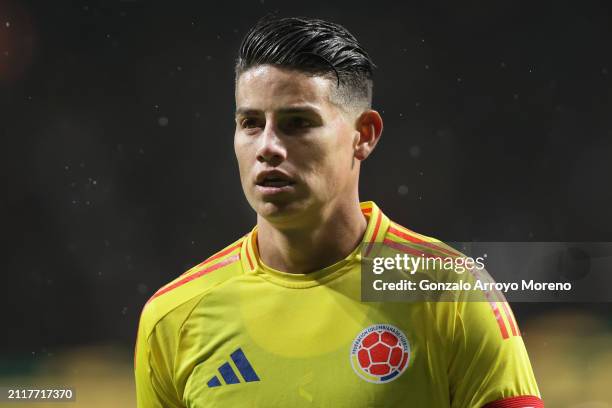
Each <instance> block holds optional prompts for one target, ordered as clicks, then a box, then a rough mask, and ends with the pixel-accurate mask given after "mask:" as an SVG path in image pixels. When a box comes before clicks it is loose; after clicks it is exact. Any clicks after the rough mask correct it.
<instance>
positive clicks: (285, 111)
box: [236, 105, 321, 116]
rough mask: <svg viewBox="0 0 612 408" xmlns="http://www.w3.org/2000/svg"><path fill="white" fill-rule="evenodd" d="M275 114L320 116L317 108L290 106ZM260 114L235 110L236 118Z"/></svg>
mask: <svg viewBox="0 0 612 408" xmlns="http://www.w3.org/2000/svg"><path fill="white" fill-rule="evenodd" d="M276 112H277V113H281V114H292V113H316V114H317V115H319V116H320V115H321V112H320V110H319V109H318V108H316V107H314V106H312V105H304V106H291V107H287V108H280V109H277V110H276ZM256 114H261V111H260V110H257V109H250V108H238V109H236V116H239V115H244V116H246V115H256Z"/></svg>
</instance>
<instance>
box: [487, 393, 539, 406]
mask: <svg viewBox="0 0 612 408" xmlns="http://www.w3.org/2000/svg"><path fill="white" fill-rule="evenodd" d="M482 408H544V401H542V400H541V399H539V398H538V397H534V396H532V395H521V396H520V397H511V398H505V399H503V400H499V401H493V402H489V403H488V404H487V405H485V406H483V407H482Z"/></svg>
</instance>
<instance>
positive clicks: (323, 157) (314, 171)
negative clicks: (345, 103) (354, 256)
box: [234, 65, 382, 273]
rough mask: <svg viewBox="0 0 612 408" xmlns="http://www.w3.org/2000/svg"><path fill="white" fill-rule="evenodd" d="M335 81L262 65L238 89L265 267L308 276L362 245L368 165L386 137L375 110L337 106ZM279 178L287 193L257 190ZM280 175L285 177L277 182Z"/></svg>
mask: <svg viewBox="0 0 612 408" xmlns="http://www.w3.org/2000/svg"><path fill="white" fill-rule="evenodd" d="M333 86H335V83H334V82H332V81H331V80H329V79H328V78H325V77H321V76H312V75H308V74H305V73H302V72H300V71H296V70H291V69H287V68H281V67H277V66H272V65H259V66H256V67H253V68H251V69H249V70H247V71H245V72H244V73H242V75H240V77H239V78H238V80H237V82H236V131H235V134H234V150H235V153H236V158H237V161H238V167H239V170H240V179H241V183H242V188H243V190H244V193H245V196H246V198H247V200H248V202H249V204H250V205H251V207H253V209H254V210H255V212H256V213H257V225H258V247H259V253H260V256H261V258H262V260H263V262H264V263H265V264H266V265H268V266H270V267H272V268H274V269H278V270H281V271H284V272H291V273H308V272H311V271H315V270H318V269H322V268H324V267H325V266H328V265H331V264H333V263H335V262H337V261H339V260H341V259H342V258H344V257H346V256H347V255H348V254H349V253H350V252H351V251H352V250H353V249H354V248H355V247H356V246H357V245H358V244H359V242H360V241H361V239H362V237H363V234H364V232H365V228H366V225H367V223H366V220H365V218H364V217H363V215H362V213H361V210H360V208H359V194H358V185H359V171H360V165H361V161H363V160H365V159H366V158H367V157H368V156H369V154H370V153H371V152H372V150H373V149H374V147H375V146H376V143H377V142H378V140H379V138H380V135H381V133H382V119H381V117H380V115H379V114H378V112H376V111H374V110H370V109H367V110H362V111H355V109H347V108H344V107H341V106H338V105H336V104H334V103H333V102H332V100H331V97H330V91H331V90H332V87H333ZM272 170H275V171H278V172H280V173H282V175H283V176H282V178H285V179H288V180H290V185H288V186H285V187H283V188H278V189H277V188H267V187H263V186H261V183H260V185H258V184H257V181H258V176H259V177H261V172H265V171H272ZM276 176H278V174H277V175H276Z"/></svg>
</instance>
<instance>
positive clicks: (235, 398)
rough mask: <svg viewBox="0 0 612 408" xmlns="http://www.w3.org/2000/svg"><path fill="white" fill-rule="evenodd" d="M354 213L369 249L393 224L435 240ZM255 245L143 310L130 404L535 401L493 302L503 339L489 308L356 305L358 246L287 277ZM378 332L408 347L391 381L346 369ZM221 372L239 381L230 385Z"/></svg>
mask: <svg viewBox="0 0 612 408" xmlns="http://www.w3.org/2000/svg"><path fill="white" fill-rule="evenodd" d="M362 210H363V211H364V215H365V216H366V217H367V218H368V227H367V230H366V233H365V235H364V238H363V243H364V244H365V245H366V246H367V243H369V242H370V241H375V242H377V243H382V242H383V241H385V240H393V241H397V242H402V238H398V237H397V235H393V234H390V233H389V228H390V227H392V228H395V229H400V230H401V231H402V233H404V234H410V236H412V237H414V238H417V239H420V240H423V241H425V242H433V243H435V242H438V241H436V240H434V239H431V238H428V237H424V236H421V235H418V234H415V233H413V232H411V231H408V230H405V229H403V228H402V227H400V226H397V225H396V224H393V223H391V221H390V220H389V219H388V218H387V217H386V216H385V215H384V214H382V212H381V211H380V210H379V208H378V207H377V206H376V205H375V204H374V203H372V202H366V203H362ZM256 236H257V229H256V228H255V229H254V230H253V231H251V233H249V234H248V235H247V236H246V237H243V238H241V239H240V240H238V241H236V242H235V243H233V244H232V245H229V246H228V247H227V248H226V249H224V250H223V251H220V252H219V253H218V254H217V255H216V256H215V257H213V258H214V259H211V260H209V261H205V262H203V263H202V264H200V265H198V266H196V267H194V268H192V269H191V270H189V271H187V272H186V273H185V274H183V275H181V276H180V277H178V278H177V279H175V280H174V281H172V282H170V283H169V284H168V285H165V286H164V287H162V288H161V289H160V290H159V291H158V292H157V293H156V295H154V296H153V298H152V299H151V300H150V301H149V302H148V303H147V305H146V306H145V307H144V309H143V311H142V314H141V320H140V325H139V328H138V337H137V344H136V350H135V377H136V390H137V399H138V407H143V408H144V407H147V408H149V407H150V408H153V407H164V408H172V407H191V408H196V407H198V408H199V407H217V406H219V407H292V408H296V407H311V406H317V407H399V406H406V407H430V408H438V407H440V408H442V407H444V408H449V407H453V408H460V407H461V408H464V407H465V408H467V407H480V406H482V405H484V404H485V403H487V402H490V401H494V400H499V399H503V398H507V397H511V396H519V395H534V396H539V392H538V388H537V385H536V382H535V379H534V376H533V373H532V370H531V366H530V363H529V359H528V356H527V352H526V350H525V346H524V344H523V341H522V338H521V337H520V335H518V332H517V335H512V332H511V330H510V324H511V322H512V323H513V324H515V322H514V320H513V317H512V315H511V312H510V313H509V314H508V315H506V314H505V313H503V312H504V309H503V308H502V306H503V305H502V304H501V302H500V303H498V304H497V306H498V307H499V308H500V309H498V310H501V311H502V313H501V317H502V319H503V320H502V321H503V323H504V325H505V327H506V328H507V330H508V332H509V336H508V338H506V339H504V338H503V337H502V335H501V333H500V325H499V323H498V321H497V320H496V317H495V315H494V313H492V308H491V304H489V303H487V302H440V303H433V302H421V303H391V302H389V303H365V302H361V301H360V293H361V287H360V284H361V279H360V260H361V256H362V252H361V247H358V248H356V249H355V251H353V252H352V253H351V254H350V255H349V256H348V257H347V258H346V259H344V260H342V261H340V262H338V263H336V264H334V265H331V266H329V267H327V268H325V269H323V270H321V271H317V272H314V273H310V274H290V273H284V272H281V271H276V270H273V269H271V268H269V267H268V266H266V265H264V264H263V263H262V261H261V259H260V258H259V256H258V253H257V245H256ZM508 310H509V309H508ZM375 324H387V325H392V326H394V327H396V328H397V329H399V330H400V331H401V332H402V333H403V335H405V337H406V340H407V343H408V344H409V351H410V352H409V359H408V360H407V361H408V362H407V364H406V368H405V369H404V370H403V371H402V373H401V374H399V375H398V376H396V377H395V378H394V379H392V380H390V381H388V382H376V378H375V377H372V376H370V377H372V381H366V380H364V377H366V378H368V375H367V374H364V376H363V377H362V376H359V375H358V374H357V371H356V370H355V369H354V368H353V366H352V365H351V364H352V363H351V355H350V352H351V347H352V345H353V341H354V340H355V338H356V336H357V335H358V334H359V333H360V332H361V331H362V330H364V329H366V328H368V327H369V326H372V325H375ZM516 330H518V328H516ZM238 350H239V351H238ZM241 355H242V356H244V359H241ZM245 359H246V365H247V366H248V367H250V368H251V369H252V371H248V367H247V368H245ZM353 363H354V361H353ZM222 371H223V372H225V373H226V374H227V373H228V371H231V372H232V373H233V374H234V375H235V377H234V378H233V379H232V378H231V374H230V377H228V378H229V383H228V381H226V378H225V377H224V375H223V373H222ZM215 378H216V381H217V383H215V381H214V379H215ZM254 378H256V380H255V379H254ZM232 382H234V383H232ZM216 384H218V385H216Z"/></svg>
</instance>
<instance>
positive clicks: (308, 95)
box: [236, 65, 331, 110]
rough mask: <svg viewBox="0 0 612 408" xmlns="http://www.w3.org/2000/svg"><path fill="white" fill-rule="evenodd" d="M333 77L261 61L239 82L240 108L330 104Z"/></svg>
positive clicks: (267, 108) (237, 99)
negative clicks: (328, 77) (266, 63)
mask: <svg viewBox="0 0 612 408" xmlns="http://www.w3.org/2000/svg"><path fill="white" fill-rule="evenodd" d="M330 86H331V81H330V80H329V79H327V78H325V77H321V76H314V75H307V74H305V73H303V72H300V71H296V70H291V69H286V68H279V67H276V66H272V65H259V66H256V67H253V68H251V69H249V70H247V71H245V72H244V73H242V75H240V77H239V78H238V81H237V82H236V108H237V109H254V110H276V109H279V108H283V107H287V106H290V105H304V104H310V105H316V106H317V107H319V108H325V107H328V106H329V105H330V98H329V96H330V95H329V93H330Z"/></svg>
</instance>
